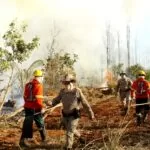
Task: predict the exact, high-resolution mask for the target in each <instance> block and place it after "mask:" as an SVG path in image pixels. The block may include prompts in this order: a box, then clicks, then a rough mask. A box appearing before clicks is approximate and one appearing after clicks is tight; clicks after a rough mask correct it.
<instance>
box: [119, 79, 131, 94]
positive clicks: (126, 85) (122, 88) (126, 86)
mask: <svg viewBox="0 0 150 150" xmlns="http://www.w3.org/2000/svg"><path fill="white" fill-rule="evenodd" d="M131 85H132V81H131V80H130V79H129V78H127V77H125V78H120V79H119V80H118V82H117V86H116V92H128V91H130V89H131Z"/></svg>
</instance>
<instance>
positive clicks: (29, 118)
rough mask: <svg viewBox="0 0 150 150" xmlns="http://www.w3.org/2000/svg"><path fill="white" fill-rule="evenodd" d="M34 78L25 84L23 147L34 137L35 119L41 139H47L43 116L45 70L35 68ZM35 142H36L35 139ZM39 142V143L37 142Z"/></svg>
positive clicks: (21, 141)
mask: <svg viewBox="0 0 150 150" xmlns="http://www.w3.org/2000/svg"><path fill="white" fill-rule="evenodd" d="M33 75H34V78H33V80H32V81H30V82H28V83H27V84H26V85H25V89H24V111H25V119H24V122H23V127H22V135H21V138H20V142H19V145H20V146H21V147H22V146H23V147H24V146H25V147H26V146H29V144H27V143H28V142H27V140H28V139H32V138H33V129H32V125H33V121H35V123H36V125H37V127H38V129H39V132H40V136H41V140H42V141H45V140H46V131H45V126H44V120H43V118H42V109H43V85H42V81H43V72H42V71H41V70H35V71H34V73H33ZM33 142H35V141H34V140H33ZM36 144H37V143H36Z"/></svg>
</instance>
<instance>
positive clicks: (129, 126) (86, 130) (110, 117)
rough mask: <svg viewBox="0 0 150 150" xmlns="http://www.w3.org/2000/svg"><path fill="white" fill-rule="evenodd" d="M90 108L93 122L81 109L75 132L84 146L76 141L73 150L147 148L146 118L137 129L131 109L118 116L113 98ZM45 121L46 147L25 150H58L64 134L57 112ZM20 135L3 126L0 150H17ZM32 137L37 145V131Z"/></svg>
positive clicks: (149, 142) (149, 146) (148, 122)
mask: <svg viewBox="0 0 150 150" xmlns="http://www.w3.org/2000/svg"><path fill="white" fill-rule="evenodd" d="M92 108H93V111H94V113H95V116H96V121H92V122H91V121H90V120H89V119H88V117H87V114H86V112H85V111H84V110H82V118H81V120H80V124H79V129H80V132H81V134H82V136H83V137H84V138H85V140H86V144H79V142H78V140H77V139H75V143H74V147H75V149H77V150H80V149H83V150H88V149H89V150H90V149H93V150H98V149H100V147H101V149H103V148H104V147H105V148H106V147H107V146H110V145H111V144H113V143H115V142H116V145H117V144H118V145H117V146H118V148H116V149H118V150H121V149H127V150H130V149H131V150H134V149H136V150H142V149H143V150H144V149H150V115H149V116H148V118H147V120H146V123H145V124H144V125H143V126H141V127H137V126H136V125H135V119H134V117H133V114H134V109H133V108H131V110H130V112H129V115H127V116H121V115H120V110H119V109H120V108H119V105H118V101H117V100H116V98H113V97H110V98H107V100H103V101H102V100H99V101H97V102H96V104H94V105H93V106H92ZM45 121H46V128H47V135H48V137H49V142H48V145H46V146H42V145H40V146H35V145H34V146H32V147H31V148H28V150H30V149H34V150H51V149H52V150H55V149H56V150H57V149H60V150H61V149H62V146H63V144H64V142H65V137H64V131H63V130H62V129H60V110H59V109H56V110H55V111H54V112H53V113H52V114H51V115H49V116H48V117H47V118H46V120H45ZM6 124H7V123H6ZM20 134H21V130H20V129H19V128H14V127H13V128H10V127H9V128H7V125H6V126H4V127H0V150H1V149H2V150H5V149H6V150H18V149H21V148H19V147H18V141H19V137H20ZM34 138H35V139H36V140H37V141H38V142H39V143H40V139H39V135H38V132H35V133H34ZM118 141H119V142H118ZM104 143H105V146H104ZM102 147H103V148H102Z"/></svg>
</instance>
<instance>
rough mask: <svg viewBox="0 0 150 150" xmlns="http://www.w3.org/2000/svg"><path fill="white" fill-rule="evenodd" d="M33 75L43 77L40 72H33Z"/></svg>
mask: <svg viewBox="0 0 150 150" xmlns="http://www.w3.org/2000/svg"><path fill="white" fill-rule="evenodd" d="M33 75H34V76H35V77H42V76H43V72H42V71H41V70H35V71H34V72H33Z"/></svg>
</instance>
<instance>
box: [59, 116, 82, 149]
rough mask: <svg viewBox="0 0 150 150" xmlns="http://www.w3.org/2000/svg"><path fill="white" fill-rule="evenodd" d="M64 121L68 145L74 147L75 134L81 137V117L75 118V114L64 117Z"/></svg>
mask: <svg viewBox="0 0 150 150" xmlns="http://www.w3.org/2000/svg"><path fill="white" fill-rule="evenodd" d="M62 121H63V124H64V126H65V130H66V147H67V148H72V145H73V141H74V135H75V136H77V137H80V133H79V132H78V130H77V126H78V122H79V118H76V119H75V118H74V117H73V116H70V117H63V120H62Z"/></svg>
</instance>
